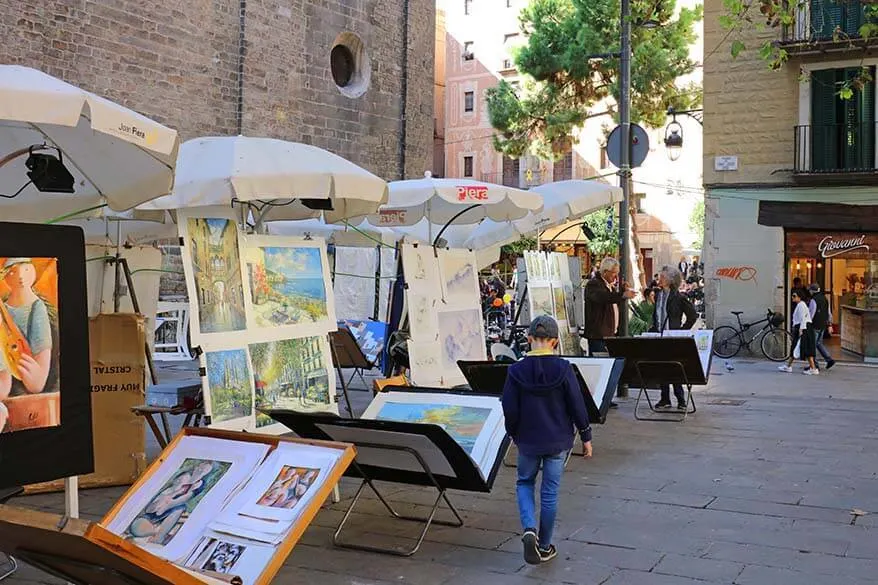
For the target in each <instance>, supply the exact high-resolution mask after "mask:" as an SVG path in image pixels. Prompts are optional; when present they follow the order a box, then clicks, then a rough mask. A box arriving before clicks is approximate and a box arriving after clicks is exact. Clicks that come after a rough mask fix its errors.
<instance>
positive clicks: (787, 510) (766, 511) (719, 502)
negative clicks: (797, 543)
mask: <svg viewBox="0 0 878 585" xmlns="http://www.w3.org/2000/svg"><path fill="white" fill-rule="evenodd" d="M707 508H708V509H710V510H723V511H728V512H741V513H744V514H753V515H755V516H776V517H780V518H801V519H805V520H822V521H824V522H833V523H839V524H850V521H851V515H850V510H838V509H831V508H816V507H813V506H802V505H799V506H790V505H785V504H771V503H768V502H757V501H753V500H740V499H737V498H723V497H720V498H717V499H716V500H714V501H713V502H711V503H710V504H709V505H708V506H707Z"/></svg>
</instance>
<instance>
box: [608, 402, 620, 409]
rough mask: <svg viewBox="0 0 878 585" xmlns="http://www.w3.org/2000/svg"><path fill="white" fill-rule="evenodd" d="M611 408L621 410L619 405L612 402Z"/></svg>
mask: <svg viewBox="0 0 878 585" xmlns="http://www.w3.org/2000/svg"><path fill="white" fill-rule="evenodd" d="M610 408H619V405H618V404H616V403H615V402H611V403H610Z"/></svg>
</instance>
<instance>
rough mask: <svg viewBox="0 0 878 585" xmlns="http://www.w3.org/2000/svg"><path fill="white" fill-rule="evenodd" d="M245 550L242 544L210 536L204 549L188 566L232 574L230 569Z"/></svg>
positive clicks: (200, 569)
mask: <svg viewBox="0 0 878 585" xmlns="http://www.w3.org/2000/svg"><path fill="white" fill-rule="evenodd" d="M246 550H247V547H246V546H244V545H243V544H238V543H234V542H225V541H223V540H217V539H216V538H211V539H208V541H207V544H206V546H205V547H204V550H202V551H201V553H200V554H199V555H198V556H197V557H196V558H195V559H194V560H193V561H192V562H191V563H190V564H189V565H188V566H189V567H191V568H193V569H198V570H199V571H210V572H212V573H222V574H224V575H228V574H234V573H232V569H233V568H234V567H235V564H236V563H237V562H238V561H239V560H240V559H241V555H243V554H244V551H246Z"/></svg>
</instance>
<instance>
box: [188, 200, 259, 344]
mask: <svg viewBox="0 0 878 585" xmlns="http://www.w3.org/2000/svg"><path fill="white" fill-rule="evenodd" d="M177 229H178V230H179V233H180V242H181V247H180V252H181V257H182V260H183V272H184V273H185V276H186V289H187V291H188V292H189V304H190V306H191V310H190V311H189V329H190V331H191V335H192V344H193V346H201V348H202V349H203V350H204V351H209V350H212V349H214V348H215V347H218V345H222V344H223V343H226V344H228V343H233V344H234V343H235V339H236V338H237V337H238V336H239V335H240V334H241V333H243V332H245V331H246V330H247V308H246V305H245V302H244V300H245V298H246V297H247V296H248V295H249V287H248V283H247V281H246V280H245V279H244V262H243V258H242V256H241V251H240V250H241V248H240V239H241V235H240V233H239V230H238V223H237V221H236V218H235V215H234V212H233V211H232V210H231V209H227V208H202V209H198V210H179V211H178V212H177Z"/></svg>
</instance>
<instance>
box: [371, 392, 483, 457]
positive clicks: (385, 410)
mask: <svg viewBox="0 0 878 585" xmlns="http://www.w3.org/2000/svg"><path fill="white" fill-rule="evenodd" d="M490 415H491V409H490V408H478V407H475V406H454V405H450V404H412V403H409V402H386V403H385V404H384V405H383V406H382V407H381V410H380V411H379V412H378V416H376V417H375V418H376V419H377V420H394V421H399V422H414V423H424V424H434V425H439V426H440V427H442V428H443V429H445V431H446V432H447V433H448V434H449V435H451V438H453V439H454V440H455V441H456V442H457V444H458V445H460V446H461V447H463V450H464V451H466V452H467V454H469V455H472V452H473V448H474V447H475V445H476V440H477V439H478V438H479V434H480V433H481V432H482V429H483V428H484V426H485V422H486V421H487V420H488V417H489V416H490Z"/></svg>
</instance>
